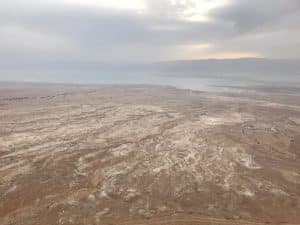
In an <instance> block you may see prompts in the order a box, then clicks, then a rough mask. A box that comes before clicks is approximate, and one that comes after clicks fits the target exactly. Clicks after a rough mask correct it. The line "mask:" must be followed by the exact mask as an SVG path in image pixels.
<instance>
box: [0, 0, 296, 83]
mask: <svg viewBox="0 0 300 225" xmlns="http://www.w3.org/2000/svg"><path fill="white" fill-rule="evenodd" d="M299 24H300V0H288V1H287V0H263V1H261V0H198V1H197V0H186V1H182V0H123V1H108V0H107V1H105V0H98V1H97V0H85V1H84V0H52V1H47V0H44V1H43V0H42V1H41V0H9V1H8V0H0V60H1V63H0V65H1V73H0V77H1V78H2V79H3V77H4V76H7V74H10V73H9V71H12V70H14V71H17V70H23V69H24V68H26V69H27V70H28V71H27V72H28V73H29V71H30V70H29V69H34V68H38V67H47V66H48V67H53V65H54V64H55V65H56V66H57V67H59V66H61V67H63V66H62V65H78V64H83V65H84V64H86V63H88V65H90V64H91V63H92V64H95V63H98V62H99V63H100V62H108V63H120V62H122V63H124V62H141V61H142V62H153V61H160V60H164V61H165V60H179V59H204V58H240V57H265V58H300V51H299V50H300V29H299Z"/></svg>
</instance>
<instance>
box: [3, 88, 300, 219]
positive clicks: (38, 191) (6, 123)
mask: <svg viewBox="0 0 300 225" xmlns="http://www.w3.org/2000/svg"><path fill="white" fill-rule="evenodd" d="M299 212H300V93H298V92H296V91H295V92H288V93H283V92H280V93H276V92H261V91H251V92H250V91H249V92H247V91H244V92H241V93H231V94H228V93H205V92H198V91H189V90H179V89H175V88H172V87H158V86H137V85H136V86H133V85H132V86H108V85H106V86H105V85H103V86H79V85H78V86H74V85H73V86H72V85H46V84H40V85H30V84H27V85H25V84H24V85H22V84H19V85H11V84H10V85H6V86H5V85H2V86H1V87H0V224H1V225H39V224H43V225H55V224H65V225H71V224H77V225H81V224H86V225H90V224H91V225H97V224H99V225H100V224H101V225H113V224H114V225H119V224H120V225H122V224H123V225H134V224H136V225H137V224H140V225H150V224H151V225H181V224H185V225H196V224H208V225H219V224H225V225H227V224H228V225H233V224H242V225H243V224H245V225H247V224H249V225H252V224H253V225H255V224H300V213H299Z"/></svg>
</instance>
